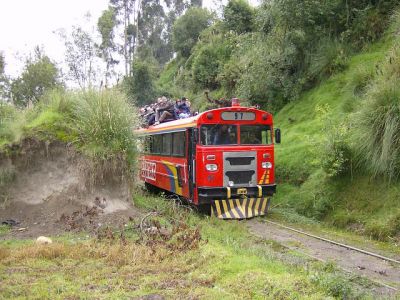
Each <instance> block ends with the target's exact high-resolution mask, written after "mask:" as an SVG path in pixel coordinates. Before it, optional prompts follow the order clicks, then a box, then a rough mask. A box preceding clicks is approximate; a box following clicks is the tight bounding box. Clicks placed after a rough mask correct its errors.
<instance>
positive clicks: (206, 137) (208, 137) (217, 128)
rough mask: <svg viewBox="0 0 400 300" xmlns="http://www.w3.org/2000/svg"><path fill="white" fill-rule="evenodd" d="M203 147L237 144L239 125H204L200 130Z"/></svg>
mask: <svg viewBox="0 0 400 300" xmlns="http://www.w3.org/2000/svg"><path fill="white" fill-rule="evenodd" d="M200 139H201V144H202V145H235V144H237V143H238V142H237V140H238V139H237V125H227V124H218V125H203V126H201V130H200Z"/></svg>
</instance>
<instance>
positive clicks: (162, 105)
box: [154, 96, 175, 125]
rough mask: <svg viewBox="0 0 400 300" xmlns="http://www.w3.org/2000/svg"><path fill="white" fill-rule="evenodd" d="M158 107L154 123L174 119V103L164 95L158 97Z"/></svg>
mask: <svg viewBox="0 0 400 300" xmlns="http://www.w3.org/2000/svg"><path fill="white" fill-rule="evenodd" d="M157 103H158V108H156V117H155V123H154V125H158V124H160V123H162V122H164V121H165V120H166V119H169V118H172V119H175V111H174V103H173V102H172V101H170V100H168V99H167V98H166V97H164V96H163V97H161V98H158V100H157Z"/></svg>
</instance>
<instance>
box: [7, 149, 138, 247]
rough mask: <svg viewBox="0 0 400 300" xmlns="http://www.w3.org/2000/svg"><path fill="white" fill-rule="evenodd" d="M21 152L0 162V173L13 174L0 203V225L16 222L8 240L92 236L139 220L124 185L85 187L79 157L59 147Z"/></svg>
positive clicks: (69, 150)
mask: <svg viewBox="0 0 400 300" xmlns="http://www.w3.org/2000/svg"><path fill="white" fill-rule="evenodd" d="M39 150H40V151H38V146H37V145H35V149H33V150H32V151H31V152H32V153H29V152H30V151H29V150H28V151H25V154H24V153H23V154H22V155H21V156H18V158H7V159H5V158H3V159H2V160H1V161H0V168H9V169H12V170H13V171H14V172H15V178H16V179H15V181H14V182H13V183H12V184H10V185H9V186H8V188H7V191H6V195H7V197H6V200H5V201H3V203H0V223H2V222H10V221H11V222H14V221H15V222H17V224H16V225H14V226H13V227H12V230H11V232H10V233H9V234H8V235H6V236H4V237H3V239H7V238H10V237H14V238H15V237H17V238H36V237H38V236H40V235H45V236H56V235H60V234H63V233H65V232H66V231H82V230H85V231H88V232H95V231H96V230H97V229H98V228H99V227H102V226H112V227H119V226H123V225H124V224H126V223H127V222H128V221H129V220H130V219H132V218H135V217H137V216H138V215H139V211H138V210H137V209H136V208H135V207H134V206H133V203H132V201H131V198H130V196H129V190H128V188H127V186H126V185H124V184H122V185H118V186H117V185H113V186H110V185H103V186H96V187H93V186H92V187H91V188H88V187H87V184H86V183H87V178H85V176H86V175H85V174H84V172H82V170H81V169H82V168H81V167H80V165H79V163H80V161H79V155H77V154H76V153H74V152H73V151H71V149H68V147H67V146H65V145H57V146H52V147H50V148H49V147H47V148H46V147H40V148H39Z"/></svg>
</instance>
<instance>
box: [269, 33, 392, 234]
mask: <svg viewBox="0 0 400 300" xmlns="http://www.w3.org/2000/svg"><path fill="white" fill-rule="evenodd" d="M398 39H399V37H398V36H394V35H393V34H388V35H387V36H385V37H384V38H383V39H382V40H381V41H380V42H378V43H376V44H374V45H372V46H370V47H369V48H368V49H366V50H364V51H363V52H362V53H359V54H357V55H355V56H353V57H351V58H350V60H349V63H348V66H347V68H346V70H345V71H343V72H341V73H339V74H336V75H334V76H332V77H331V78H329V79H327V80H326V81H324V82H322V83H321V84H320V85H318V86H317V87H316V88H314V89H312V90H310V91H308V92H306V93H304V94H303V95H302V96H301V97H300V99H299V100H297V101H293V102H291V103H290V104H288V105H286V106H285V107H284V108H283V109H282V110H280V111H279V112H278V113H277V114H276V116H275V124H276V126H277V127H280V128H281V130H282V132H283V142H282V144H281V145H278V146H277V147H276V168H277V174H278V178H279V181H280V182H279V189H278V193H277V197H276V198H275V199H274V201H275V204H277V203H279V204H278V206H279V207H284V208H289V209H295V210H296V211H297V212H299V213H301V214H304V215H306V216H309V217H313V218H316V219H320V220H324V221H326V222H328V223H330V224H333V225H336V226H338V227H342V228H347V229H350V230H354V231H357V232H359V233H362V234H366V235H369V236H371V237H372V238H375V239H380V240H388V239H398V238H399V234H400V201H399V198H400V189H399V185H398V182H393V181H392V182H389V181H388V180H387V179H385V178H384V176H382V175H381V174H376V176H373V174H371V172H369V171H368V170H366V169H365V168H364V167H363V163H362V162H360V158H359V156H360V154H358V155H357V153H355V152H357V151H356V150H355V149H357V148H359V145H357V144H358V143H363V141H360V140H359V139H358V138H357V131H358V130H359V128H358V126H359V123H358V122H357V119H358V118H359V115H360V114H361V113H362V109H363V107H365V106H368V105H370V104H369V102H368V93H369V92H370V91H371V90H372V89H374V86H375V88H376V85H378V87H379V80H380V77H384V76H385V75H386V72H387V69H386V68H385V63H387V61H389V60H392V58H393V50H394V49H396V45H398ZM391 63H392V64H393V62H391ZM397 67H398V66H397ZM382 88H384V87H382ZM395 101H397V103H399V99H397V100H396V99H395ZM373 123H374V121H373V120H372V119H371V128H372V126H373ZM340 143H342V144H343V145H345V146H346V147H345V148H347V151H348V152H350V154H348V157H347V159H341V157H340V151H337V150H338V149H337V148H336V149H335V145H337V144H340ZM343 152H346V151H342V153H343ZM361 155H362V153H361ZM335 156H336V157H335ZM332 157H333V158H334V159H332ZM335 159H336V160H335ZM332 160H333V162H332ZM335 163H336V165H335ZM326 164H328V168H327V167H326ZM329 164H330V165H331V167H332V166H333V168H335V167H337V166H338V165H340V164H342V166H339V169H340V168H343V170H339V172H337V174H336V173H335V172H334V174H329ZM327 169H328V170H327Z"/></svg>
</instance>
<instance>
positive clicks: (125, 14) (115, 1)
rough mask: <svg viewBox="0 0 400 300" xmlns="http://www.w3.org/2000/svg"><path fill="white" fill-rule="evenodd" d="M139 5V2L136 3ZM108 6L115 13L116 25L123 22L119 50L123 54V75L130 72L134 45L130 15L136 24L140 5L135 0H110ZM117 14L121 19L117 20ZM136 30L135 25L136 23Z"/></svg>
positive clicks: (134, 38)
mask: <svg viewBox="0 0 400 300" xmlns="http://www.w3.org/2000/svg"><path fill="white" fill-rule="evenodd" d="M138 4H139V5H140V3H138ZM110 6H111V7H112V8H114V10H115V13H116V18H117V19H116V20H117V23H116V24H117V25H118V24H121V23H122V24H123V38H124V43H123V45H122V46H121V49H120V50H121V52H122V54H123V56H124V66H125V76H128V75H129V74H130V62H131V60H132V55H133V52H134V46H135V45H136V36H137V34H135V28H133V27H132V24H131V15H132V14H133V18H134V23H135V24H137V14H138V12H137V11H138V10H140V7H137V5H136V0H110ZM118 16H122V21H120V20H118ZM136 31H137V25H136Z"/></svg>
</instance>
